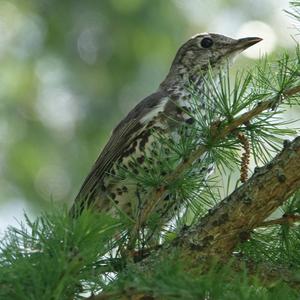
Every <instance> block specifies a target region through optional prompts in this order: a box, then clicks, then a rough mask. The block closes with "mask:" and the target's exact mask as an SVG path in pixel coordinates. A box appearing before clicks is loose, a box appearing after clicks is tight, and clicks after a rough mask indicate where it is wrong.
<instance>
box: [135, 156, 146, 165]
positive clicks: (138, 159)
mask: <svg viewBox="0 0 300 300" xmlns="http://www.w3.org/2000/svg"><path fill="white" fill-rule="evenodd" d="M136 160H137V162H138V163H139V164H142V163H143V162H144V161H145V157H144V156H140V157H138V158H137V159H136Z"/></svg>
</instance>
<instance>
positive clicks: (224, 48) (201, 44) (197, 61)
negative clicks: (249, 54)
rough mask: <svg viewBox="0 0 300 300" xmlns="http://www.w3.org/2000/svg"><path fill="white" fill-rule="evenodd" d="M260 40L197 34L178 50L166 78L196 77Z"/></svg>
mask: <svg viewBox="0 0 300 300" xmlns="http://www.w3.org/2000/svg"><path fill="white" fill-rule="evenodd" d="M261 40H262V39H261V38H258V37H247V38H241V39H233V38H230V37H227V36H224V35H221V34H216V33H202V34H197V35H195V36H193V37H192V38H190V39H189V40H188V41H187V42H185V43H184V44H183V45H182V46H181V47H180V48H179V50H178V51H177V53H176V56H175V58H174V60H173V63H172V66H171V69H170V73H169V75H168V76H169V77H173V78H174V77H177V76H180V75H181V76H185V77H188V78H189V79H191V78H193V77H198V76H200V74H203V73H205V71H206V70H207V69H208V68H209V66H210V67H211V68H212V69H214V68H218V67H221V66H222V65H224V64H225V63H226V62H227V61H231V60H232V59H233V58H234V57H235V56H236V55H237V54H239V53H240V52H242V51H244V50H245V49H247V48H248V47H250V46H252V45H254V44H256V43H258V42H259V41H261ZM167 78H168V77H167ZM169 79H171V78H169Z"/></svg>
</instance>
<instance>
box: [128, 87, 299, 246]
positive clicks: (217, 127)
mask: <svg viewBox="0 0 300 300" xmlns="http://www.w3.org/2000/svg"><path fill="white" fill-rule="evenodd" d="M298 93H300V86H299V85H297V86H295V87H292V88H289V89H286V90H285V91H282V93H280V94H278V95H276V96H275V97H272V98H271V99H268V100H266V101H263V102H259V104H258V105H257V106H256V107H254V108H253V109H251V110H249V111H248V112H245V113H244V114H242V115H241V116H238V117H236V118H235V119H233V120H232V121H231V122H228V120H225V121H223V122H222V121H218V122H215V123H214V124H213V125H212V126H211V128H210V131H211V140H213V141H215V142H217V141H220V140H223V139H225V138H226V137H227V136H228V135H229V134H230V133H231V132H233V131H234V130H236V129H237V128H239V126H241V125H243V124H246V123H248V122H249V121H250V120H251V119H253V118H254V117H256V116H258V115H260V114H261V113H263V112H264V111H266V110H269V109H275V108H276V107H277V106H278V104H280V103H281V102H282V101H284V100H285V99H286V98H289V97H291V96H294V95H296V94H298ZM208 150H209V149H208V147H207V146H206V145H200V146H199V147H198V148H197V149H196V150H195V151H193V152H192V153H191V154H190V156H189V157H188V158H187V159H186V160H184V161H183V162H182V163H180V164H179V165H178V166H177V167H176V168H175V170H174V171H173V172H172V173H171V174H169V175H167V176H166V177H165V179H164V181H163V182H164V184H163V185H161V186H160V187H159V188H157V189H155V190H151V191H150V192H149V193H148V196H146V199H148V200H147V201H146V202H147V203H149V205H147V207H146V209H144V210H143V211H142V212H141V215H140V216H139V218H138V222H136V224H135V226H134V227H133V229H132V234H131V242H130V246H133V245H134V244H135V239H136V237H137V235H138V231H139V228H141V225H143V224H144V222H145V221H146V220H147V219H148V217H149V215H150V214H151V212H152V211H153V210H154V208H155V207H156V206H157V205H158V203H159V202H160V201H161V199H163V198H164V197H165V196H166V195H167V193H168V184H170V183H171V182H174V181H175V180H176V179H178V178H180V176H181V175H182V174H184V172H185V171H186V170H188V169H190V168H191V167H192V165H193V163H194V161H196V160H197V159H199V158H200V157H201V156H202V155H203V154H204V153H205V152H206V151H208Z"/></svg>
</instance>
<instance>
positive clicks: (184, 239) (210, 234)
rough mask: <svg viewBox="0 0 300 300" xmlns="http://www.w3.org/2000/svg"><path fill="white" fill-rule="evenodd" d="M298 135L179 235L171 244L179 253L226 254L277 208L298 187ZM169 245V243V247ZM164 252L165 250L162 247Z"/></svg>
mask: <svg viewBox="0 0 300 300" xmlns="http://www.w3.org/2000/svg"><path fill="white" fill-rule="evenodd" d="M299 170H300V137H297V138H296V139H295V140H294V141H293V142H292V143H290V142H286V143H285V146H284V149H283V150H282V151H281V153H280V154H278V155H277V156H276V157H275V158H274V159H273V160H272V161H271V162H270V163H268V164H267V165H266V166H264V167H262V168H259V169H256V170H255V173H254V175H253V176H252V177H251V178H250V179H249V180H248V181H247V182H246V183H245V184H244V185H242V186H241V187H239V188H238V189H237V190H235V191H234V192H233V193H232V194H231V195H230V196H228V197H227V198H225V199H224V200H223V201H221V202H220V203H219V204H218V205H217V206H216V207H214V208H213V209H212V210H211V211H210V212H209V213H208V214H207V215H206V216H205V217H204V218H202V219H201V220H200V222H199V223H198V224H196V225H194V226H192V227H191V228H189V229H188V230H186V231H185V232H183V234H182V236H179V237H178V238H177V240H176V241H174V243H173V245H171V247H174V246H176V248H177V249H180V251H181V253H182V256H184V257H186V256H188V257H193V258H194V259H195V260H197V259H199V258H200V257H201V258H203V257H210V256H212V257H219V258H225V259H226V258H228V257H230V255H231V253H232V250H233V249H234V247H235V246H236V245H237V244H238V243H239V242H240V241H241V240H243V239H245V238H247V237H249V234H250V232H251V230H253V229H254V228H256V227H257V226H258V225H259V224H261V223H262V222H263V221H264V220H265V219H266V218H267V217H268V216H269V215H270V214H271V213H272V212H273V211H274V210H275V209H276V208H277V207H279V206H280V205H282V203H283V202H284V201H285V200H287V199H288V198H289V197H290V196H291V195H292V194H293V193H294V192H295V191H296V190H297V189H299V188H300V172H299ZM169 247H170V246H169ZM165 251H169V249H166V248H165Z"/></svg>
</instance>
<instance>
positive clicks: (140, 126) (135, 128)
mask: <svg viewBox="0 0 300 300" xmlns="http://www.w3.org/2000/svg"><path fill="white" fill-rule="evenodd" d="M260 40H261V39H260V38H257V37H248V38H242V39H232V38H229V37H226V36H223V35H220V34H214V33H203V34H198V35H195V36H194V37H192V38H190V39H189V40H188V41H187V42H186V43H184V44H183V45H182V46H181V47H180V48H179V50H178V51H177V54H176V56H175V58H174V60H173V62H172V65H171V68H170V70H169V72H168V74H167V76H166V78H165V79H164V80H163V82H162V83H161V84H160V85H159V87H158V89H157V91H155V92H154V93H153V94H151V95H149V96H148V97H146V98H145V99H143V100H142V101H141V102H139V103H138V104H137V105H136V106H135V107H134V108H133V109H132V110H131V111H130V112H129V113H128V115H127V116H126V117H125V118H124V119H123V120H122V121H121V122H120V123H119V124H118V125H117V126H116V128H115V129H114V130H113V132H112V135H111V137H110V139H109V141H108V143H107V144H106V146H105V147H104V149H103V150H102V152H101V153H100V156H99V157H98V159H97V160H96V162H95V164H94V166H93V167H92V169H91V171H90V173H89V174H88V176H87V177H86V179H85V181H84V182H83V185H82V187H81V189H80V191H79V193H78V195H77V197H76V200H75V204H74V205H73V207H72V210H71V213H72V214H73V215H76V214H79V213H80V211H81V209H82V208H83V207H85V206H86V207H90V206H93V209H97V210H99V211H102V212H107V213H109V214H112V215H114V214H116V212H117V211H118V210H122V211H123V212H125V213H126V214H127V215H129V216H130V217H131V218H132V219H134V218H135V217H136V215H137V213H136V211H137V210H141V209H144V207H145V206H146V205H147V203H145V201H146V200H145V199H144V198H143V197H144V196H145V191H144V189H143V188H142V187H140V185H139V184H138V182H136V183H134V182H133V183H132V182H131V183H130V184H127V183H126V179H125V180H124V178H123V179H122V180H121V179H118V176H116V174H117V173H118V169H120V168H122V169H129V170H130V169H131V171H133V172H138V169H137V168H136V166H135V164H136V163H138V164H140V165H141V166H143V164H144V160H145V156H147V159H148V161H149V157H150V159H151V160H152V162H151V163H153V164H157V163H158V161H157V158H156V156H155V154H153V142H154V137H153V134H152V132H153V129H158V130H162V131H163V132H164V133H165V134H170V135H171V134H172V133H174V132H176V131H178V128H179V127H180V124H181V123H187V124H188V123H190V122H191V121H192V120H191V118H190V115H189V114H187V113H186V109H189V107H190V101H191V97H192V95H191V91H190V88H189V87H190V85H191V84H193V85H194V86H196V87H198V93H199V97H200V98H201V87H202V85H203V77H204V76H205V74H206V73H207V72H208V69H209V68H211V69H212V70H218V69H220V68H222V66H223V65H224V64H226V62H227V61H228V60H231V59H232V58H233V57H234V56H236V55H237V54H238V53H240V52H242V51H243V50H245V49H246V48H248V47H250V46H252V45H254V44H256V43H257V42H259V41H260ZM200 102H201V101H200ZM200 102H199V105H201V109H202V110H203V111H204V114H205V109H207V108H206V106H205V103H200ZM181 108H182V109H181ZM170 120H176V121H177V123H176V122H175V123H174V122H171V121H170ZM174 124H178V126H176V125H174ZM179 134H180V133H179ZM151 145H152V146H151ZM150 148H151V151H152V152H151V151H150V152H149V151H148V150H149V149H150ZM133 160H134V161H135V163H133V162H132V161H133ZM165 200H166V199H164V201H162V204H160V205H158V206H157V207H156V208H155V210H156V211H157V212H158V213H159V214H161V216H162V218H165V222H167V221H168V220H169V219H170V217H172V215H171V216H170V215H168V216H167V217H165V215H166V214H165V212H164V208H167V209H170V207H172V206H174V205H176V203H169V202H170V201H173V202H176V201H174V199H172V198H171V199H169V200H168V199H167V201H165ZM166 203H167V204H166ZM163 221H164V220H163Z"/></svg>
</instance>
